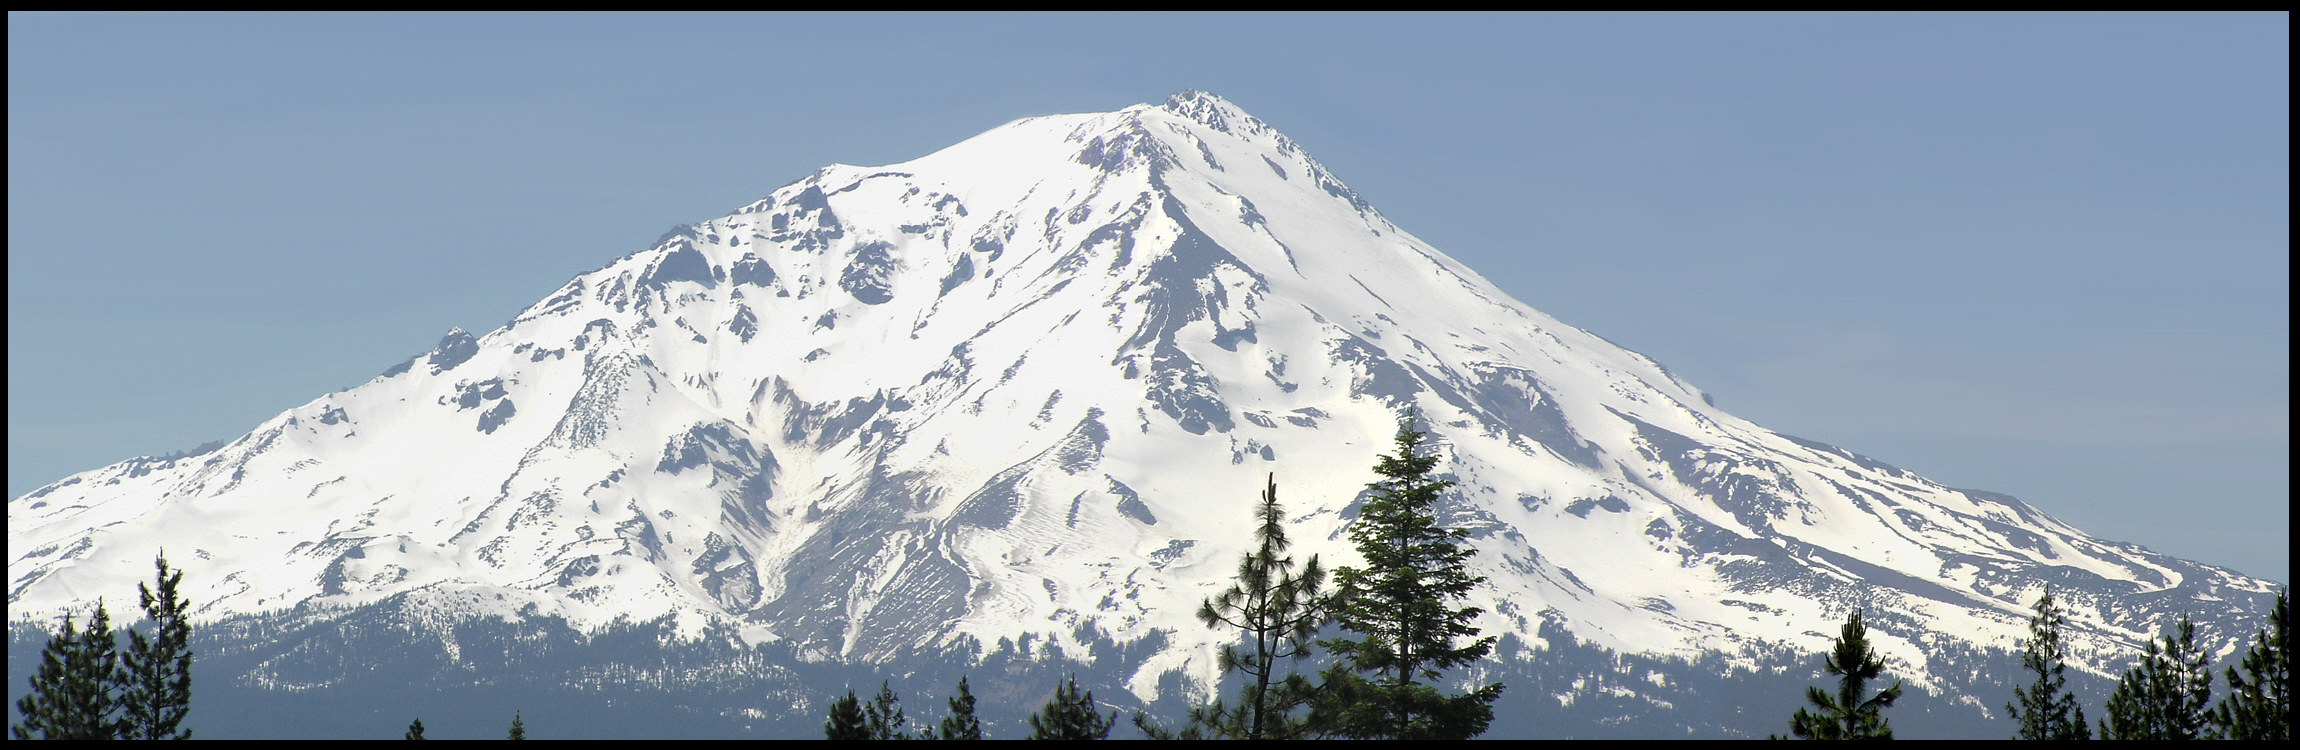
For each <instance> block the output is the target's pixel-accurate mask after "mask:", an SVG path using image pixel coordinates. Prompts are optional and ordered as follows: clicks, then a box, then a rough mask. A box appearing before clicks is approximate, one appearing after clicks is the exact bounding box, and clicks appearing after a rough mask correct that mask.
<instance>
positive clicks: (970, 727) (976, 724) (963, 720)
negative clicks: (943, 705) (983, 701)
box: [935, 677, 982, 740]
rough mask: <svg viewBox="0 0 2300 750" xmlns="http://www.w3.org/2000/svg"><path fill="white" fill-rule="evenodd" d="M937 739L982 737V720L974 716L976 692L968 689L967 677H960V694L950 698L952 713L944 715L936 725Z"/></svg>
mask: <svg viewBox="0 0 2300 750" xmlns="http://www.w3.org/2000/svg"><path fill="white" fill-rule="evenodd" d="M936 730H937V731H936V733H935V739H942V740H979V739H982V722H980V721H977V720H975V718H974V693H973V692H972V691H970V690H968V689H967V687H966V678H965V677H960V678H958V695H956V696H953V697H952V698H951V699H950V715H949V716H945V717H942V724H941V725H940V726H938V727H936Z"/></svg>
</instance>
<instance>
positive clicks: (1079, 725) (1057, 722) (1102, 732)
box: [1025, 675, 1118, 740]
mask: <svg viewBox="0 0 2300 750" xmlns="http://www.w3.org/2000/svg"><path fill="white" fill-rule="evenodd" d="M1117 721H1118V714H1117V713H1116V712H1112V713H1111V714H1110V715H1108V716H1104V715H1102V713H1101V712H1100V711H1097V710H1095V707H1094V693H1093V691H1087V692H1086V693H1084V694H1080V693H1079V692H1078V676H1077V675H1071V676H1070V677H1069V678H1068V679H1066V680H1063V682H1062V686H1061V687H1058V688H1055V689H1054V699H1053V700H1050V701H1047V702H1046V706H1045V707H1043V708H1040V709H1038V711H1037V712H1036V713H1032V714H1031V715H1030V736H1029V737H1027V738H1025V739H1033V740H1106V739H1110V726H1111V725H1112V724H1113V723H1116V722H1117Z"/></svg>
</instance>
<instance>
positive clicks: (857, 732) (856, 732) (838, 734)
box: [823, 688, 871, 740]
mask: <svg viewBox="0 0 2300 750" xmlns="http://www.w3.org/2000/svg"><path fill="white" fill-rule="evenodd" d="M864 721H865V719H864V718H863V709H862V701H859V700H856V699H855V691H854V689H853V688H848V689H847V695H846V697H844V698H840V699H838V700H835V701H831V718H830V721H828V722H825V723H824V724H823V739H826V740H867V739H870V738H871V736H870V729H869V728H868V727H867V726H865V724H864Z"/></svg>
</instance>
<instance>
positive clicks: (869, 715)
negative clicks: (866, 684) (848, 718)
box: [863, 680, 909, 740]
mask: <svg viewBox="0 0 2300 750" xmlns="http://www.w3.org/2000/svg"><path fill="white" fill-rule="evenodd" d="M908 722H909V719H906V718H904V717H903V715H902V699H900V698H896V697H895V695H894V688H893V687H891V686H889V685H888V684H887V683H886V682H885V681H883V680H882V681H880V682H879V684H878V695H876V696H872V697H871V702H870V705H867V706H864V707H863V732H864V733H865V734H868V735H870V739H874V740H900V739H909V738H907V737H905V736H903V733H902V725H903V724H905V723H908Z"/></svg>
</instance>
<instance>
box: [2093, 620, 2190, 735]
mask: <svg viewBox="0 0 2300 750" xmlns="http://www.w3.org/2000/svg"><path fill="white" fill-rule="evenodd" d="M2211 703H2212V664H2211V661H2210V659H2209V658H2208V657H2207V656H2206V655H2205V654H2203V653H2202V652H2200V651H2198V650H2197V649H2196V625H2195V623H2191V622H2189V621H2188V616H2187V615H2181V616H2180V622H2179V623H2178V624H2177V625H2175V626H2174V628H2173V632H2171V633H2166V634H2165V635H2164V637H2163V639H2162V645H2161V646H2160V645H2159V644H2158V642H2157V641H2149V642H2148V651H2147V652H2146V653H2144V654H2142V655H2141V658H2140V663H2139V664H2137V665H2134V666H2133V668H2132V669H2130V670H2126V671H2125V673H2124V678H2123V679H2120V680H2118V681H2117V683H2116V690H2115V692H2112V693H2110V694H2109V696H2108V717H2107V718H2105V719H2102V720H2101V723H2100V738H2101V739H2104V740H2196V739H2209V738H2210V737H2211V736H2212V734H2213V725H2212V722H2211V711H2210V706H2211Z"/></svg>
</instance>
